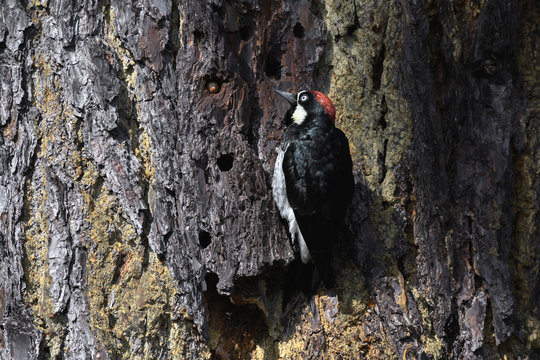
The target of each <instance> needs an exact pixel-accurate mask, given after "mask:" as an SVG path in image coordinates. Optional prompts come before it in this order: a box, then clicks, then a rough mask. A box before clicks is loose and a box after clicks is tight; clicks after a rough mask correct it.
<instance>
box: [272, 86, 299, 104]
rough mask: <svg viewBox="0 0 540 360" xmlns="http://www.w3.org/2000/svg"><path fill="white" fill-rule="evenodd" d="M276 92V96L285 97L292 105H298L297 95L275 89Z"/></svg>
mask: <svg viewBox="0 0 540 360" xmlns="http://www.w3.org/2000/svg"><path fill="white" fill-rule="evenodd" d="M274 91H275V92H276V94H278V95H281V96H283V97H284V98H285V99H286V100H287V101H288V102H290V103H291V104H293V105H294V104H296V95H294V94H291V93H288V92H286V91H281V90H278V89H274Z"/></svg>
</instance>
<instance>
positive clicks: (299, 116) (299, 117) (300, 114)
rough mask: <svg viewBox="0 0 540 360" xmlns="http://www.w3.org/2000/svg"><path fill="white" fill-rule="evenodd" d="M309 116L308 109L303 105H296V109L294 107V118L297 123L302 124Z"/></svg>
mask: <svg viewBox="0 0 540 360" xmlns="http://www.w3.org/2000/svg"><path fill="white" fill-rule="evenodd" d="M306 116H307V111H306V110H305V109H304V107H303V106H302V105H296V109H294V112H293V114H292V119H293V121H294V123H295V124H297V125H300V124H301V123H303V122H304V120H305V119H306Z"/></svg>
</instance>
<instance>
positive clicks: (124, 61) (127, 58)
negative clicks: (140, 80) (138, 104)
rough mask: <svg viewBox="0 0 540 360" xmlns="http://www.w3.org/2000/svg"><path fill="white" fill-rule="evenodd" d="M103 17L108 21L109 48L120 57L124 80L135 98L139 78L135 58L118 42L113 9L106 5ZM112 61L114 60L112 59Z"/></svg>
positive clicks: (106, 35)
mask: <svg viewBox="0 0 540 360" xmlns="http://www.w3.org/2000/svg"><path fill="white" fill-rule="evenodd" d="M103 16H104V18H105V20H106V23H105V38H106V39H107V42H108V44H109V46H110V47H111V48H112V49H113V50H114V51H115V52H116V54H117V55H118V58H119V59H120V65H121V66H122V71H121V75H123V77H124V79H123V80H124V81H126V83H127V85H128V88H129V89H130V91H131V92H132V95H133V96H135V95H136V94H134V93H133V90H134V89H135V79H136V78H137V69H136V67H135V61H134V60H133V56H132V55H131V54H130V52H129V51H128V50H127V49H126V48H125V47H124V46H123V45H122V43H121V42H120V40H118V39H117V38H116V37H115V35H114V20H115V14H114V10H113V7H112V6H110V5H104V6H103ZM111 61H113V60H112V59H111Z"/></svg>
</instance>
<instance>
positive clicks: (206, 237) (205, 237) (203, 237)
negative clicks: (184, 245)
mask: <svg viewBox="0 0 540 360" xmlns="http://www.w3.org/2000/svg"><path fill="white" fill-rule="evenodd" d="M211 242H212V238H211V237H210V233H209V232H208V231H204V230H201V231H199V244H200V245H201V247H202V248H203V249H206V248H207V247H208V245H210V243H211Z"/></svg>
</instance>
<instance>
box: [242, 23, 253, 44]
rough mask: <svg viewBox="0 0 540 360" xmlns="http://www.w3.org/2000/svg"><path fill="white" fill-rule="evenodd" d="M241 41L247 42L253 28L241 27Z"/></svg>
mask: <svg viewBox="0 0 540 360" xmlns="http://www.w3.org/2000/svg"><path fill="white" fill-rule="evenodd" d="M239 30H240V39H242V40H244V41H247V40H249V38H250V37H251V26H249V25H245V26H242V27H240V29H239Z"/></svg>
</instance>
